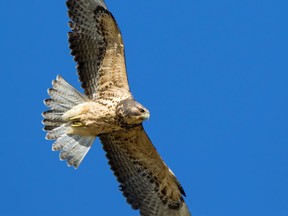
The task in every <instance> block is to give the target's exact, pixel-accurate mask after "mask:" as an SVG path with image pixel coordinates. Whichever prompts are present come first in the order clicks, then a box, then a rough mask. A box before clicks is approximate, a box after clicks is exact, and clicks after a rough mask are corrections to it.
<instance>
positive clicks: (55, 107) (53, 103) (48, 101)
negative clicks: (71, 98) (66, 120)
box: [44, 98, 70, 112]
mask: <svg viewBox="0 0 288 216" xmlns="http://www.w3.org/2000/svg"><path fill="white" fill-rule="evenodd" d="M44 104H45V105H46V106H47V107H50V108H51V109H52V110H58V111H62V112H66V111H68V110H69V109H70V106H68V105H66V104H61V103H59V102H57V101H55V100H53V99H51V98H49V99H46V100H44Z"/></svg>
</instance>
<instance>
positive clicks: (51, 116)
mask: <svg viewBox="0 0 288 216" xmlns="http://www.w3.org/2000/svg"><path fill="white" fill-rule="evenodd" d="M52 86H53V87H52V88H50V89H48V94H49V96H50V97H51V98H49V99H46V100H44V104H45V105H46V106H47V107H49V108H50V110H48V111H45V112H43V113H42V116H43V117H44V119H43V121H42V123H43V124H44V130H45V131H47V134H46V139H48V140H56V141H55V142H54V144H53V145H52V150H53V151H60V159H61V160H66V161H67V163H68V165H69V166H74V167H75V168H78V166H79V165H80V163H81V162H82V160H83V158H84V157H85V155H86V154H87V152H88V151H89V149H90V148H91V146H92V144H93V142H94V140H95V137H92V136H80V135H76V134H69V131H71V122H69V121H66V120H65V119H63V114H64V113H66V112H67V111H69V110H70V109H72V108H73V107H74V106H76V105H78V104H80V103H83V102H87V101H89V99H88V98H87V97H86V96H85V95H82V94H81V93H80V92H78V91H77V90H76V89H75V88H73V87H72V86H71V85H70V84H69V83H67V82H66V81H65V80H64V79H63V78H62V77H60V76H57V78H56V80H54V81H53V82H52Z"/></svg>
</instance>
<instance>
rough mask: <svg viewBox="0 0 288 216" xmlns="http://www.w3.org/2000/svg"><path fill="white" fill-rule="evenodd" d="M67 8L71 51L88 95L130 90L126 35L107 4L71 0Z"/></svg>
mask: <svg viewBox="0 0 288 216" xmlns="http://www.w3.org/2000/svg"><path fill="white" fill-rule="evenodd" d="M67 7H68V15H69V17H70V19H71V21H70V22H69V26H70V28H71V30H72V31H71V32H69V34H68V36H69V43H70V49H71V54H72V55H73V56H74V60H75V61H76V62H77V71H78V75H79V80H80V81H81V82H82V88H84V91H85V94H86V95H87V96H88V97H89V98H90V99H92V98H93V97H94V98H95V97H96V94H95V93H99V94H101V93H103V92H107V91H110V90H113V91H115V90H116V91H129V86H128V81H127V74H126V66H125V55H124V45H123V40H122V36H121V33H120V29H119V27H118V25H117V23H116V21H115V19H114V17H113V15H112V14H111V13H110V12H109V11H108V10H107V7H106V5H105V3H104V2H103V1H101V0H68V1H67ZM101 96H103V94H101ZM104 96H105V94H104Z"/></svg>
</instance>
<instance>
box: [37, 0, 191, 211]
mask: <svg viewBox="0 0 288 216" xmlns="http://www.w3.org/2000/svg"><path fill="white" fill-rule="evenodd" d="M66 4H67V7H68V15H69V18H70V22H69V26H70V28H71V31H70V32H69V33H68V37H69V43H70V49H71V54H72V55H73V56H74V60H75V61H76V62H77V73H78V75H79V80H80V82H81V83H82V88H83V89H84V93H85V94H82V93H80V92H78V91H77V90H76V89H75V88H74V87H72V86H71V85H70V84H69V83H68V82H66V81H65V80H64V79H63V78H62V77H61V76H59V75H58V76H57V78H56V79H55V80H54V81H53V82H52V88H50V89H48V94H49V96H50V98H49V99H46V100H45V101H44V103H45V105H46V106H47V107H49V108H50V109H49V110H48V111H45V112H43V114H42V115H43V117H44V120H43V124H44V130H45V131H46V132H47V134H46V139H48V140H55V142H54V143H53V145H52V150H54V151H60V159H61V160H65V161H67V163H68V165H69V166H73V167H75V168H78V166H79V165H80V163H81V161H82V160H83V158H84V157H85V155H86V154H87V152H88V151H89V149H90V148H91V146H92V144H93V142H94V140H95V138H96V137H99V138H100V140H101V143H102V144H103V149H104V150H105V151H106V156H107V158H108V160H109V164H110V166H111V169H112V170H113V172H114V175H115V176H116V177H117V180H118V182H119V183H120V189H121V191H122V192H123V195H124V196H125V197H126V200H127V202H128V203H129V204H130V205H131V206H132V208H133V209H139V210H140V215H141V216H152V215H153V216H189V215H191V214H190V212H189V210H188V207H187V205H186V203H185V201H184V199H183V196H185V192H184V190H183V188H182V186H181V185H180V183H179V181H178V180H177V178H176V177H175V175H174V174H173V172H172V171H171V170H170V169H169V168H168V167H167V165H166V164H165V163H164V161H163V160H162V159H161V157H160V155H159V154H158V152H157V151H156V149H155V147H154V146H153V144H152V143H151V140H150V139H149V137H148V136H147V134H146V132H145V130H144V128H143V126H142V122H143V121H144V120H146V119H148V118H149V116H150V113H149V111H148V110H147V109H146V108H145V107H144V106H143V105H142V104H140V103H139V102H137V101H135V100H134V98H133V96H132V94H131V92H130V89H129V85H128V80H127V74H126V66H125V55H124V45H123V41H122V36H121V33H120V29H119V27H118V25H117V23H116V21H115V19H114V17H113V15H112V14H111V13H110V12H109V11H108V9H107V6H106V4H105V3H104V1H103V0H68V1H67V2H66Z"/></svg>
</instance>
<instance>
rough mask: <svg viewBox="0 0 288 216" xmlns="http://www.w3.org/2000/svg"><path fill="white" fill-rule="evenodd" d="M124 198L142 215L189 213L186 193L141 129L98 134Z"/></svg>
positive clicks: (164, 215)
mask: <svg viewBox="0 0 288 216" xmlns="http://www.w3.org/2000/svg"><path fill="white" fill-rule="evenodd" d="M100 139H101V142H102V143H103V148H104V150H105V151H106V153H107V154H106V156H107V158H108V159H109V164H110V166H111V169H112V170H113V171H114V175H115V176H116V177H117V180H118V181H119V182H120V188H121V190H122V191H123V195H124V196H125V197H126V200H127V202H128V203H129V204H131V206H132V207H133V208H134V209H140V213H141V216H152V215H155V216H188V215H190V213H189V210H188V208H187V206H186V204H185V202H184V199H183V197H182V195H185V192H184V190H183V188H182V186H181V185H180V183H179V181H178V180H177V179H176V177H175V176H174V174H173V173H172V171H171V170H170V169H169V168H168V167H167V166H166V164H165V163H164V162H163V160H162V159H161V157H160V155H159V154H158V153H157V151H156V149H155V147H154V146H153V144H152V143H151V141H150V139H149V137H148V136H147V134H146V132H145V130H144V128H143V127H142V125H141V126H137V127H135V128H131V129H129V130H127V131H119V132H114V133H110V134H102V135H100Z"/></svg>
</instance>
